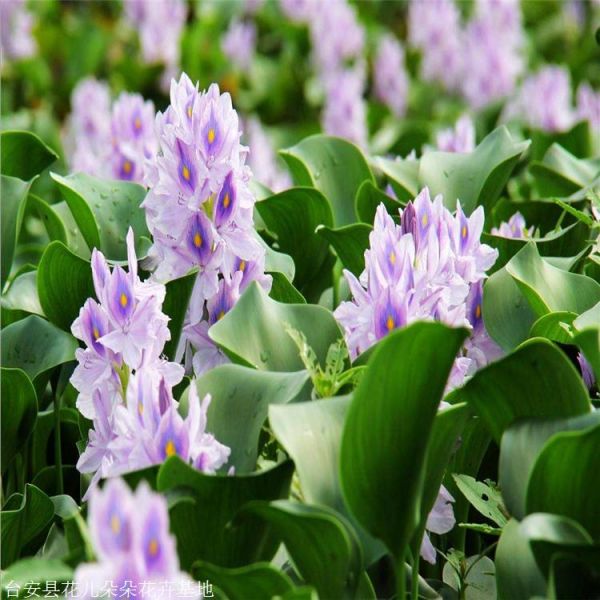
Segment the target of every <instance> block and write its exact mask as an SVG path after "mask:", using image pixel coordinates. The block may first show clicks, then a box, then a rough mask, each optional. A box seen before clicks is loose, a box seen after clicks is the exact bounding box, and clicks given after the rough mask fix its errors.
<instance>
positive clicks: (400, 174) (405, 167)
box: [372, 156, 421, 202]
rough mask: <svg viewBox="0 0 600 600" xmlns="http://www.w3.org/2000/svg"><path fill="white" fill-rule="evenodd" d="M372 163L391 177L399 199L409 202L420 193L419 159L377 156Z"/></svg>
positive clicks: (390, 179)
mask: <svg viewBox="0 0 600 600" xmlns="http://www.w3.org/2000/svg"><path fill="white" fill-rule="evenodd" d="M372 164H373V166H374V167H375V168H376V169H378V170H380V171H381V172H382V173H383V174H384V175H385V176H386V177H387V178H388V179H389V181H390V184H391V186H392V188H393V190H394V192H395V193H396V196H397V197H398V200H399V201H401V202H402V201H405V202H407V201H408V200H412V199H413V198H414V197H415V196H416V195H417V194H418V193H419V191H420V189H421V183H420V181H419V161H418V160H414V159H404V160H400V159H399V158H394V159H392V158H385V157H383V156H376V157H374V158H373V160H372Z"/></svg>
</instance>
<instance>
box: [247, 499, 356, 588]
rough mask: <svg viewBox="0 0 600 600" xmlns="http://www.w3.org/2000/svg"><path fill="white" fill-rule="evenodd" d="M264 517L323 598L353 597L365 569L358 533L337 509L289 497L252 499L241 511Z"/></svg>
mask: <svg viewBox="0 0 600 600" xmlns="http://www.w3.org/2000/svg"><path fill="white" fill-rule="evenodd" d="M247 513H250V514H252V515H256V516H258V517H260V518H261V519H264V520H265V521H266V522H267V523H269V524H270V525H271V526H272V527H273V530H274V533H275V535H276V536H277V537H278V538H279V539H280V540H281V541H282V542H283V543H284V544H285V547H286V549H287V551H288V554H289V556H290V558H291V559H292V561H293V563H294V565H295V566H296V568H297V569H298V572H299V573H300V575H301V576H302V578H303V579H304V581H306V583H308V584H310V585H312V586H314V587H315V589H316V590H317V592H318V593H319V596H320V597H322V598H343V597H345V596H346V595H348V596H349V597H352V596H353V595H354V591H355V590H356V587H357V585H358V578H359V575H360V573H361V570H362V566H361V563H362V557H361V553H360V547H359V544H358V540H357V539H356V537H355V534H354V533H353V532H352V530H351V529H350V528H348V527H347V526H346V525H345V524H344V523H343V521H342V520H341V519H340V517H339V515H337V514H336V513H335V511H333V510H331V509H329V508H325V507H321V506H319V507H317V506H312V505H308V504H299V503H297V502H290V501H289V500H278V501H275V502H270V503H267V502H251V503H249V504H248V505H246V507H245V508H244V509H243V511H242V515H241V516H242V517H243V515H245V514H247Z"/></svg>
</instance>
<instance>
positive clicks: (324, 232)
mask: <svg viewBox="0 0 600 600" xmlns="http://www.w3.org/2000/svg"><path fill="white" fill-rule="evenodd" d="M372 230H373V228H372V227H371V226H370V225H366V224H365V223H354V224H353V225H346V226H345V227H339V228H338V229H331V228H329V227H320V228H319V230H318V233H319V235H320V236H322V237H323V238H325V239H326V240H327V241H328V242H329V244H331V247H332V248H333V249H334V251H335V253H336V254H337V256H338V258H339V259H340V261H341V262H342V264H343V265H344V267H345V268H346V269H348V270H349V271H351V272H352V273H354V274H355V275H356V276H357V277H358V276H359V275H360V274H361V273H362V272H363V271H364V270H365V250H367V249H368V247H369V235H370V233H371V231H372Z"/></svg>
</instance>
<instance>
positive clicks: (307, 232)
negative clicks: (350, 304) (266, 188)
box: [256, 188, 333, 292]
mask: <svg viewBox="0 0 600 600" xmlns="http://www.w3.org/2000/svg"><path fill="white" fill-rule="evenodd" d="M256 209H257V210H258V212H259V214H260V216H261V218H262V220H263V221H264V223H265V225H266V226H267V228H268V230H269V232H270V233H272V234H274V236H275V238H276V240H277V244H278V247H279V249H280V250H281V251H282V252H284V253H286V254H289V255H290V256H291V257H292V258H293V259H294V263H295V265H296V274H295V277H294V284H295V286H296V287H297V288H298V289H299V290H300V291H301V292H302V291H303V290H304V289H305V287H306V286H307V285H308V284H310V282H311V280H313V279H314V278H315V276H316V275H317V274H318V272H319V270H320V269H321V267H323V266H325V265H326V259H327V255H328V253H329V248H328V245H327V243H326V242H325V241H324V240H323V239H322V238H320V237H319V236H318V235H317V234H316V229H317V227H319V225H326V226H331V225H332V224H333V215H332V213H331V207H330V206H329V203H328V202H327V199H326V198H325V197H324V196H323V194H321V192H319V191H318V190H316V189H314V188H291V189H289V190H285V191H284V192H281V193H279V194H276V195H274V196H271V197H269V198H266V199H265V200H262V201H260V202H257V204H256Z"/></svg>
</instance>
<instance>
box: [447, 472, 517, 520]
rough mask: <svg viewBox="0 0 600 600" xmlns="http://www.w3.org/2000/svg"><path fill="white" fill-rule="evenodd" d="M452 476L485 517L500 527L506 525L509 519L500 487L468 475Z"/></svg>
mask: <svg viewBox="0 0 600 600" xmlns="http://www.w3.org/2000/svg"><path fill="white" fill-rule="evenodd" d="M452 477H453V478H454V481H455V482H456V485H457V486H458V489H459V490H460V491H461V492H462V493H463V494H464V496H465V498H466V499H467V500H468V501H469V503H470V504H471V506H473V507H474V508H475V509H476V510H477V511H478V512H479V513H480V514H482V515H483V516H484V517H486V518H487V519H490V521H493V522H494V523H496V525H498V527H504V526H505V525H506V522H507V520H508V519H507V518H506V510H505V508H504V506H503V505H502V495H501V494H500V491H499V490H498V489H496V488H493V487H491V486H490V485H488V484H486V483H483V482H482V481H476V480H475V479H474V478H473V477H469V476H468V475H455V474H453V475H452Z"/></svg>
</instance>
